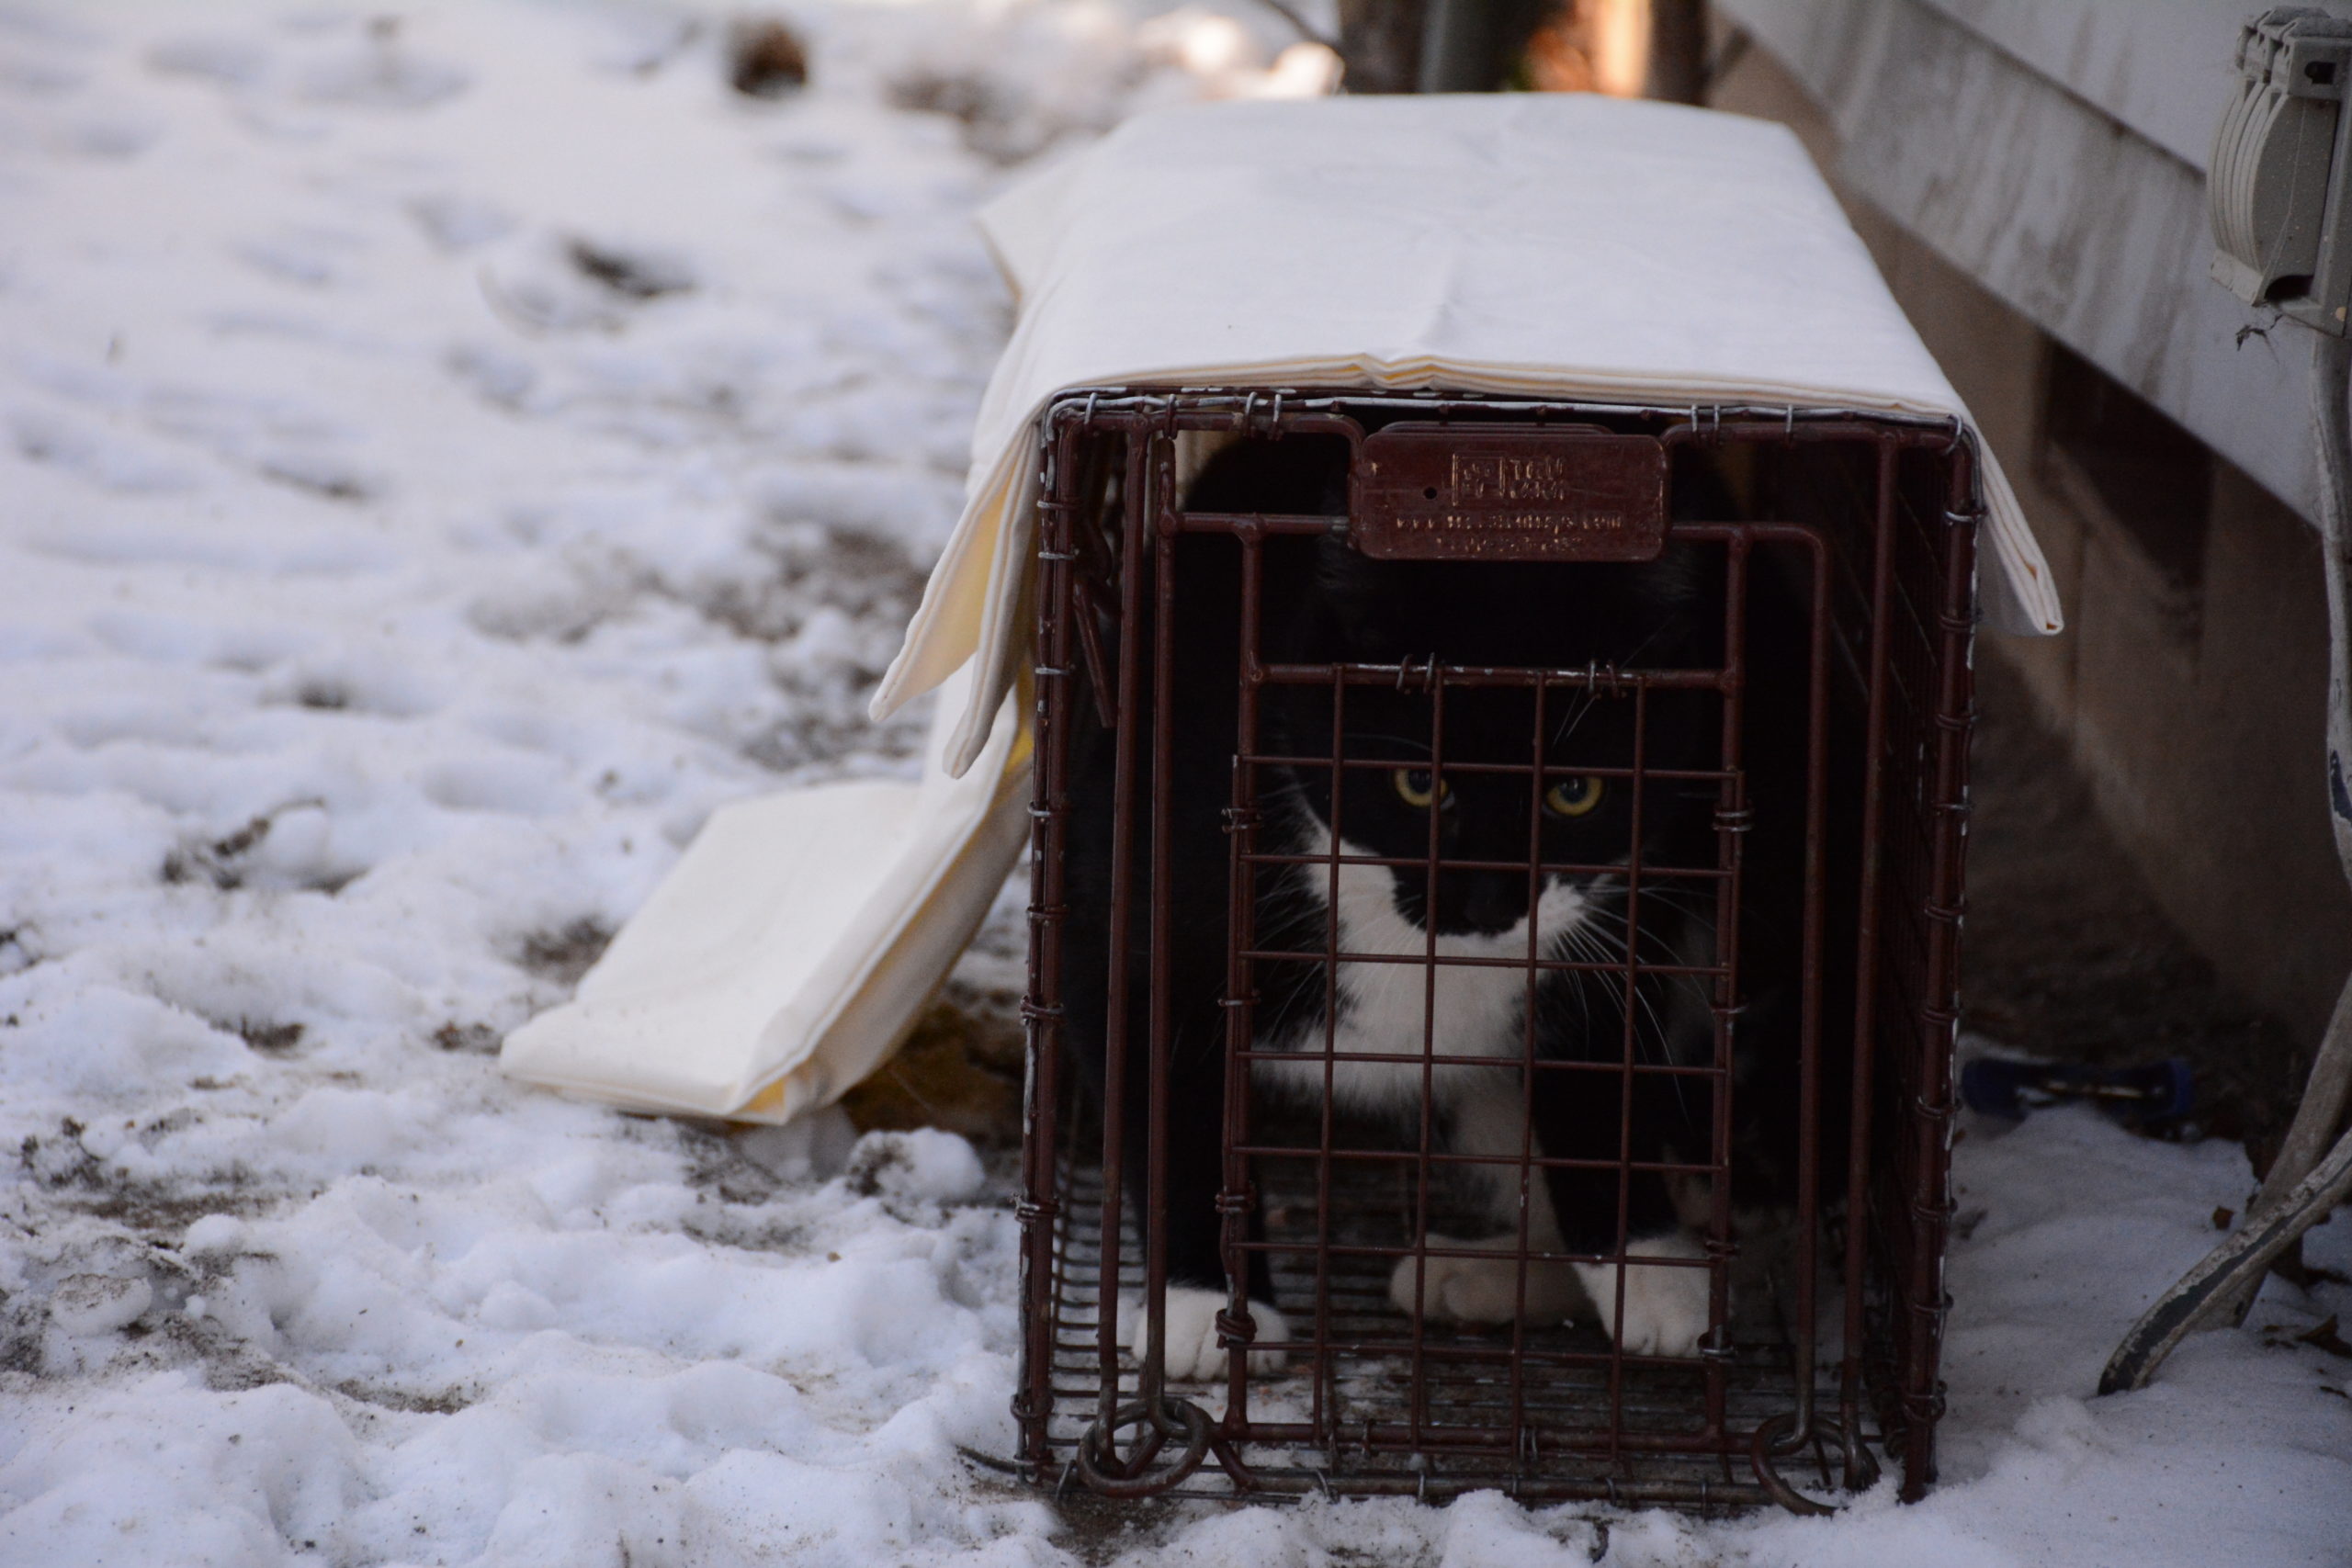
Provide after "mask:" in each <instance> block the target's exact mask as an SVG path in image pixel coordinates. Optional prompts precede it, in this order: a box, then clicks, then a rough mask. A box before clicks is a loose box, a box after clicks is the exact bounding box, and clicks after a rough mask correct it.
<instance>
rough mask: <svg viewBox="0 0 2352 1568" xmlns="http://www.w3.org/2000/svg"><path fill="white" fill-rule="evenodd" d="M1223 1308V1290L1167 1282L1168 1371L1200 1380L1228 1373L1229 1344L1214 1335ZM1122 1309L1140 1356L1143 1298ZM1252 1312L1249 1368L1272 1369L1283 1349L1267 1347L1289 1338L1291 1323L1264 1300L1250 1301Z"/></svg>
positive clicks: (1132, 1350) (1131, 1346)
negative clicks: (1253, 1327) (1253, 1326)
mask: <svg viewBox="0 0 2352 1568" xmlns="http://www.w3.org/2000/svg"><path fill="white" fill-rule="evenodd" d="M1224 1310H1225V1292H1223V1291H1204V1290H1203V1289H1201V1288H1200V1287H1199V1286H1198V1285H1170V1286H1169V1287H1168V1332H1167V1334H1166V1335H1165V1336H1164V1337H1162V1339H1161V1341H1160V1343H1161V1344H1162V1345H1163V1346H1165V1347H1166V1352H1167V1357H1168V1359H1167V1369H1168V1375H1169V1376H1170V1377H1171V1378H1175V1379H1177V1380H1178V1381H1180V1382H1206V1381H1212V1380H1215V1379H1216V1378H1221V1377H1223V1376H1225V1347H1224V1346H1222V1345H1220V1344H1218V1343H1217V1335H1216V1314H1219V1313H1221V1312H1223V1311H1224ZM1121 1315H1122V1316H1123V1317H1125V1320H1126V1330H1127V1334H1126V1338H1127V1353H1128V1354H1129V1355H1131V1356H1133V1357H1135V1358H1136V1359H1137V1360H1141V1359H1143V1352H1144V1331H1145V1328H1146V1326H1147V1322H1146V1319H1145V1316H1144V1310H1143V1303H1141V1302H1134V1303H1129V1304H1128V1305H1127V1307H1126V1308H1125V1309H1124V1310H1123V1311H1122V1313H1121ZM1250 1321H1251V1322H1253V1323H1255V1324H1256V1325H1258V1335H1257V1338H1256V1339H1255V1340H1254V1341H1253V1342H1252V1344H1251V1347H1250V1371H1253V1372H1264V1371H1273V1370H1274V1369H1276V1368H1278V1367H1280V1366H1281V1365H1282V1364H1283V1353H1282V1352H1281V1351H1280V1350H1269V1349H1267V1348H1265V1347H1267V1346H1269V1345H1285V1344H1288V1343H1289V1342H1290V1324H1289V1322H1288V1321H1287V1320H1286V1319H1285V1318H1284V1317H1283V1314H1282V1313H1281V1312H1280V1311H1279V1310H1278V1309H1277V1308H1274V1307H1272V1306H1269V1305H1267V1304H1266V1303H1264V1302H1251V1303H1250Z"/></svg>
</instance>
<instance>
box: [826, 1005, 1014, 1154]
mask: <svg viewBox="0 0 2352 1568" xmlns="http://www.w3.org/2000/svg"><path fill="white" fill-rule="evenodd" d="M1019 1008H1020V999H1019V998H1016V997H1012V996H1009V995H1005V994H1001V993H998V992H984V991H979V990H977V989H974V988H973V987H967V986H963V985H956V984H950V985H949V986H948V987H947V988H946V989H945V990H944V991H942V992H941V993H940V996H939V999H938V1000H937V1001H935V1002H933V1004H932V1006H931V1008H930V1010H928V1011H926V1012H925V1013H924V1014H923V1015H922V1019H921V1020H920V1021H918V1022H917V1023H916V1024H915V1028H914V1032H913V1033H912V1034H911V1035H910V1036H909V1037H908V1040H907V1043H906V1044H905V1046H903V1047H902V1048H901V1049H900V1050H899V1054H898V1055H896V1056H893V1057H892V1058H891V1059H890V1060H889V1061H888V1062H887V1063H885V1064H884V1065H883V1066H882V1067H881V1069H880V1070H879V1071H877V1072H876V1073H874V1074H873V1075H872V1076H871V1077H867V1078H866V1080H865V1082H864V1083H861V1084H859V1085H858V1086H857V1087H856V1088H855V1089H852V1090H850V1092H849V1093H848V1094H847V1095H846V1096H844V1097H843V1098H842V1108H843V1109H845V1110H846V1111H848V1112H849V1116H850V1120H851V1121H852V1122H854V1123H855V1124H856V1127H857V1130H858V1131H859V1132H861V1133H873V1132H893V1133H895V1132H907V1131H910V1130H912V1129H913V1128H917V1127H944V1128H945V1129H946V1130H947V1131H949V1132H951V1133H960V1134H963V1135H964V1136H965V1137H967V1138H968V1139H970V1140H971V1141H972V1142H973V1143H974V1144H975V1145H978V1146H979V1147H981V1148H984V1149H985V1148H1008V1147H1017V1146H1019V1145H1020V1143H1021V1074H1022V1059H1023V1035H1022V1029H1021V1015H1020V1011H1019Z"/></svg>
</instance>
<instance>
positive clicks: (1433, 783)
mask: <svg viewBox="0 0 2352 1568" xmlns="http://www.w3.org/2000/svg"><path fill="white" fill-rule="evenodd" d="M1388 777H1389V782H1391V783H1392V784H1395V785H1396V786H1397V798H1398V799H1399V800H1402V801H1403V802H1404V803H1405V804H1406V805H1408V806H1409V807H1413V809H1415V810H1416V811H1420V810H1426V809H1427V808H1428V807H1429V804H1430V802H1431V801H1433V800H1443V799H1445V798H1446V797H1447V796H1448V795H1452V794H1453V786H1452V785H1451V784H1446V783H1445V782H1443V781H1442V780H1441V779H1438V778H1436V777H1435V776H1433V775H1432V774H1431V773H1430V771H1429V770H1428V769H1427V768H1399V769H1397V771H1396V772H1395V773H1391V774H1389V775H1388Z"/></svg>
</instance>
